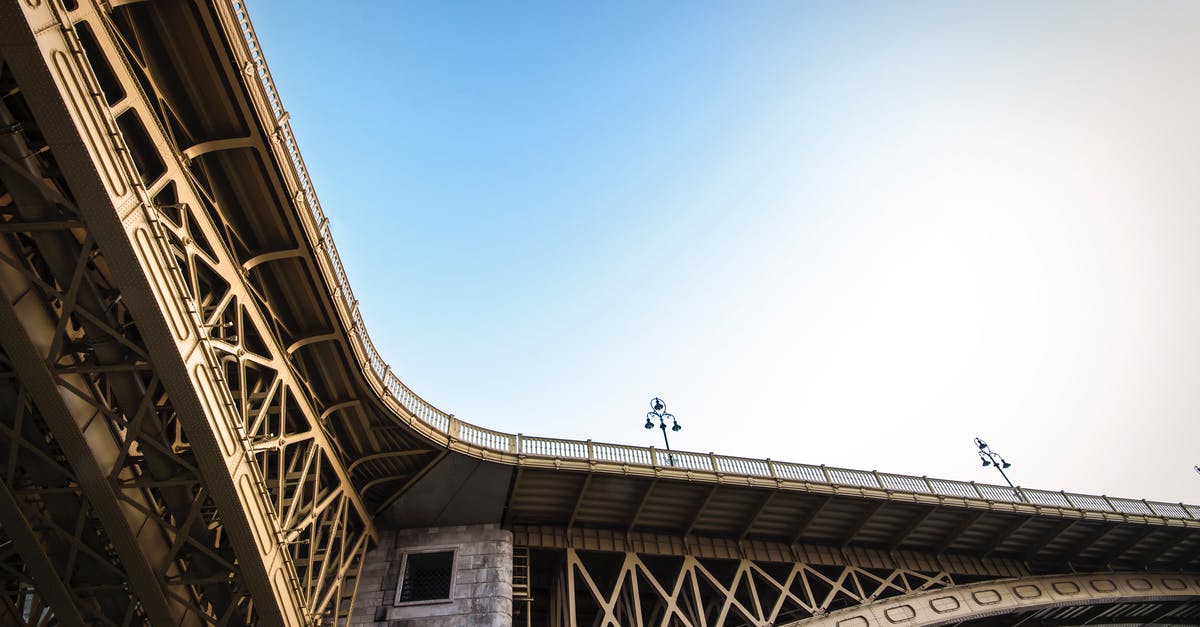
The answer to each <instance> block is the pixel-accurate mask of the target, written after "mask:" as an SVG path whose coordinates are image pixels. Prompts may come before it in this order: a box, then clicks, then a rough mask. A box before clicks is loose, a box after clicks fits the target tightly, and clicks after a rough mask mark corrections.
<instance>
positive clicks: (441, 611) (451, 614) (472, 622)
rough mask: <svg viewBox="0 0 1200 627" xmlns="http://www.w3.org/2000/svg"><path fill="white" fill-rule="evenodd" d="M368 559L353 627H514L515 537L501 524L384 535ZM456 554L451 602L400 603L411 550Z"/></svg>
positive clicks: (407, 530) (363, 568)
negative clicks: (403, 566) (407, 554)
mask: <svg viewBox="0 0 1200 627" xmlns="http://www.w3.org/2000/svg"><path fill="white" fill-rule="evenodd" d="M379 540H380V541H379V545H378V546H376V547H374V548H373V549H371V550H370V551H368V552H367V554H366V556H365V557H364V558H363V567H362V575H361V579H360V580H359V583H358V597H357V598H355V600H354V614H353V615H352V616H351V625H352V627H417V626H418V625H419V626H420V627H459V626H462V627H511V626H512V533H511V532H509V531H507V530H505V529H500V528H499V526H498V525H470V526H457V527H438V528H424V529H399V530H386V531H381V532H380V534H379ZM425 549H437V550H451V549H452V550H454V551H455V557H454V571H455V572H454V583H453V586H452V588H451V591H450V596H451V600H449V601H426V602H420V603H405V604H401V605H397V604H396V598H397V593H398V587H399V584H400V577H401V572H400V568H401V564H402V563H403V561H404V554H405V552H406V551H410V550H412V551H421V550H425Z"/></svg>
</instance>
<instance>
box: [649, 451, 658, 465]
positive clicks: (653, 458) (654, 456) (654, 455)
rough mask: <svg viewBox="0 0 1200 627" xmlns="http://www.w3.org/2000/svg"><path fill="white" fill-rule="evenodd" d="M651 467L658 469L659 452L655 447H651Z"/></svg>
mask: <svg viewBox="0 0 1200 627" xmlns="http://www.w3.org/2000/svg"><path fill="white" fill-rule="evenodd" d="M650 465H651V466H654V467H655V468H658V450H657V449H655V448H654V447H653V446H651V447H650Z"/></svg>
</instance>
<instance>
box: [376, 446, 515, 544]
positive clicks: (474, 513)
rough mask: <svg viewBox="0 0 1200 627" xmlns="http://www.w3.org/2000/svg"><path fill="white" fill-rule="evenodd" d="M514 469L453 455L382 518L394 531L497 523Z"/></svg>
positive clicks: (430, 472)
mask: <svg viewBox="0 0 1200 627" xmlns="http://www.w3.org/2000/svg"><path fill="white" fill-rule="evenodd" d="M512 473H513V467H512V466H507V465H502V464H494V463H491V462H484V461H480V460H477V459H471V458H469V457H467V456H465V455H459V454H450V455H447V456H446V457H445V458H443V459H442V461H441V462H439V463H438V465H437V466H435V467H434V468H433V469H431V470H430V471H429V472H428V473H426V475H425V476H424V477H422V478H421V479H420V480H419V481H418V482H417V483H416V484H415V485H413V486H412V487H411V488H409V489H408V490H407V491H406V492H405V493H404V495H403V496H401V497H400V498H399V499H397V500H396V502H395V503H392V505H391V506H390V507H389V508H388V509H387V510H386V511H385V512H383V513H382V514H381V516H380V522H379V524H380V526H381V527H385V528H392V529H407V528H412V527H445V526H450V525H473V524H483V523H495V522H496V521H498V520H500V517H501V515H502V514H503V512H504V504H505V501H506V500H507V498H508V488H509V483H510V481H511V479H512Z"/></svg>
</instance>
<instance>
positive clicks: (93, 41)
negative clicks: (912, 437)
mask: <svg viewBox="0 0 1200 627" xmlns="http://www.w3.org/2000/svg"><path fill="white" fill-rule="evenodd" d="M0 7H2V9H0V10H2V13H0V37H2V39H0V88H2V89H0V94H2V95H3V97H2V101H0V184H2V189H0V293H2V294H3V299H0V406H2V407H3V410H2V411H0V451H2V454H0V475H2V476H3V481H2V482H0V567H2V568H3V570H4V592H3V604H2V605H0V617H2V618H0V623H2V624H17V625H53V624H62V625H74V624H105V625H107V624H111V625H138V624H154V625H202V624H217V625H227V624H251V623H257V624H267V625H316V624H349V623H350V622H351V620H354V621H356V622H358V623H360V624H361V623H362V622H363V621H362V620H359V619H358V618H357V617H358V616H360V614H356V613H354V612H353V611H352V607H353V604H354V602H355V599H356V598H360V597H362V594H361V593H362V592H363V591H361V590H358V591H357V592H359V593H360V594H358V595H357V597H356V588H357V587H358V586H359V584H360V579H362V578H361V577H360V573H361V566H362V562H363V558H364V555H365V554H366V552H367V551H368V550H369V548H370V547H371V546H374V545H375V543H376V541H377V539H378V538H379V535H380V534H381V533H382V532H383V530H389V529H401V528H414V527H439V526H452V525H470V524H479V523H500V524H501V525H503V527H504V528H506V529H508V530H510V531H511V532H512V534H513V542H514V545H515V546H516V549H514V553H515V554H516V555H518V556H519V559H518V561H519V563H520V567H519V569H518V570H517V572H515V573H514V599H513V602H514V608H515V612H516V617H515V618H516V620H517V621H518V622H525V623H529V624H549V625H593V624H594V625H689V626H700V625H704V626H717V625H785V624H820V625H827V624H828V625H835V624H836V625H842V626H845V627H849V626H852V625H869V624H870V625H874V624H880V625H883V624H971V625H974V624H978V625H985V624H1004V623H1010V622H1017V621H1025V622H1027V623H1029V624H1038V625H1059V624H1061V625H1067V624H1082V623H1085V622H1086V623H1152V622H1161V623H1174V624H1181V623H1182V624H1197V623H1200V601H1198V600H1197V596H1198V595H1200V507H1197V506H1193V505H1186V504H1182V503H1160V502H1151V501H1145V500H1136V499H1124V498H1111V497H1104V496H1093V495H1084V494H1074V493H1068V492H1061V491H1059V492H1056V491H1045V490H1032V489H1026V488H1012V487H1009V486H996V485H987V484H976V483H966V482H960V481H949V480H941V479H932V478H926V477H912V476H905V475H896V474H888V473H880V472H873V471H872V472H867V471H860V470H850V469H840V468H829V467H824V466H812V465H806V464H797V463H790V462H779V461H773V460H759V459H746V458H738V457H728V456H722V455H715V454H711V453H693V452H687V451H673V452H672V453H671V460H670V463H667V461H668V460H667V459H665V456H664V455H663V454H662V452H660V451H659V450H657V449H654V448H640V447H630V446H623V445H616V444H603V443H597V442H591V441H586V442H579V441H568V440H557V439H548V438H538V437H529V436H524V435H520V434H516V435H514V434H508V433H503V432H499V431H493V430H490V429H486V428H483V427H480V426H477V425H474V424H470V423H467V422H464V421H461V420H458V419H456V418H455V417H453V416H450V415H447V414H445V413H443V412H441V411H439V410H437V409H436V408H434V407H433V406H431V405H430V404H428V403H426V402H425V401H423V400H422V399H421V398H420V397H419V396H417V395H416V394H414V393H413V392H412V391H411V390H409V389H408V388H407V387H406V386H405V385H404V384H403V383H402V382H400V380H399V379H397V378H396V376H395V375H394V374H392V373H391V371H390V369H389V368H388V366H387V365H386V364H385V363H384V362H383V360H382V358H381V357H380V355H379V354H378V352H377V351H376V350H375V348H374V346H373V345H372V343H371V340H370V337H369V336H368V335H367V332H366V330H365V329H364V327H363V324H362V319H361V317H360V316H359V314H358V310H357V306H356V301H355V298H354V295H353V293H352V291H351V290H350V286H349V283H348V281H347V278H346V276H345V272H344V270H343V269H342V266H341V263H340V262H339V260H338V255H337V250H336V247H335V246H334V242H333V239H332V237H331V234H330V232H329V226H328V220H327V219H326V218H325V215H324V212H323V210H322V208H321V205H320V202H319V201H318V199H317V196H316V194H315V192H314V190H313V188H312V184H311V182H310V180H309V178H308V174H307V172H306V170H305V167H304V162H303V159H302V158H301V156H300V152H299V150H298V148H297V146H296V142H295V139H294V137H293V136H292V132H291V129H290V127H289V126H288V119H287V118H288V116H287V113H286V111H285V109H284V108H283V106H282V104H281V102H280V99H279V96H278V94H277V93H276V91H275V87H274V84H273V82H272V79H271V75H270V72H269V71H268V70H267V66H266V63H265V60H264V58H263V54H262V51H261V50H260V49H259V46H258V42H257V39H256V37H255V35H254V30H253V28H252V26H251V24H250V21H249V18H248V17H247V15H246V11H245V7H244V6H243V5H242V3H241V2H239V1H237V0H154V1H147V2H122V1H119V0H116V1H113V0H109V1H103V2H101V1H98V0H2V1H0ZM518 579H519V582H518ZM373 585H374V584H373ZM393 585H394V584H393ZM365 622H367V623H371V622H372V621H371V619H370V618H367V619H365Z"/></svg>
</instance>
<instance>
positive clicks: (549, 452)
mask: <svg viewBox="0 0 1200 627" xmlns="http://www.w3.org/2000/svg"><path fill="white" fill-rule="evenodd" d="M218 4H219V5H220V6H221V7H222V8H223V9H224V12H223V14H224V15H225V18H226V19H225V21H224V24H225V27H226V28H227V31H228V35H229V36H230V40H231V41H232V42H236V43H235V51H234V53H235V56H236V57H237V58H236V61H237V63H238V65H239V66H244V67H245V68H246V69H247V75H250V76H253V79H252V80H250V81H248V82H247V85H248V87H249V88H250V91H251V92H253V93H254V94H255V97H254V98H253V100H254V103H255V106H256V110H257V113H258V115H259V116H260V117H261V118H262V119H263V120H264V122H265V123H266V124H267V125H268V126H269V127H270V128H274V129H275V134H276V137H277V138H278V144H277V146H276V150H277V151H278V152H279V154H280V157H281V158H280V159H279V163H280V164H284V165H286V166H287V168H286V169H288V170H289V171H288V172H286V173H285V174H286V176H285V179H286V180H287V181H288V184H289V185H290V186H291V188H290V189H289V192H290V194H291V195H292V197H293V198H294V199H295V203H294V205H293V208H294V209H295V210H296V211H297V213H298V214H299V216H300V217H301V219H302V221H303V223H304V224H305V226H306V228H305V233H306V235H307V236H308V237H309V238H310V239H311V244H312V246H313V248H314V249H315V250H318V251H320V254H319V255H318V256H317V257H318V265H319V266H320V267H321V269H322V271H323V272H322V274H323V277H324V279H325V281H326V282H327V283H328V286H329V288H330V290H329V291H330V293H331V294H333V295H334V296H335V300H336V301H337V305H338V306H337V310H338V312H339V314H340V316H341V317H342V324H343V325H344V326H345V328H347V329H349V330H351V333H349V337H350V339H351V341H352V344H353V349H354V353H355V354H356V356H357V358H358V361H359V365H360V367H361V369H362V372H363V373H364V374H365V375H366V377H367V379H368V380H369V381H370V382H371V384H372V386H373V387H374V389H375V390H376V391H377V392H378V393H380V394H381V396H383V397H384V400H385V402H387V403H388V404H389V405H390V406H391V407H392V409H393V410H394V412H395V414H396V415H398V416H401V417H404V418H406V419H408V421H409V424H410V426H411V427H413V428H414V429H416V430H417V431H419V432H421V433H423V434H424V435H426V436H427V437H429V438H431V439H433V440H435V441H438V442H442V443H444V444H445V445H446V446H448V447H450V448H451V449H453V450H457V451H460V452H465V453H468V454H471V455H474V456H476V457H478V458H481V459H486V460H495V461H504V462H508V463H514V464H518V465H529V466H533V467H550V466H552V467H556V468H570V469H576V470H586V471H592V470H600V471H605V470H611V471H613V472H622V473H633V474H641V475H653V476H679V477H684V478H687V479H697V478H701V479H705V480H712V481H719V482H720V481H732V480H737V479H739V478H745V479H750V480H751V481H752V482H753V481H755V480H767V481H773V482H778V483H779V484H780V485H786V486H789V487H793V488H797V489H802V490H811V491H816V492H833V493H839V494H840V493H847V490H850V491H852V492H853V491H859V493H870V494H872V495H879V496H884V497H893V496H896V497H899V498H907V499H912V500H918V501H919V500H921V496H922V495H925V496H929V497H933V502H946V500H947V499H952V500H954V501H957V502H960V503H970V504H975V505H982V506H985V507H991V508H993V509H995V508H1003V509H1011V510H1013V511H1043V510H1045V509H1046V508H1050V509H1057V510H1071V511H1073V512H1076V513H1079V514H1080V515H1086V513H1099V514H1103V515H1111V516H1113V517H1115V518H1118V519H1127V518H1128V517H1134V518H1135V519H1136V518H1159V519H1176V520H1185V521H1189V522H1196V523H1200V505H1187V504H1183V503H1166V502H1159V501H1145V500H1137V499H1128V498H1113V497H1106V496H1102V495H1089V494H1077V493H1069V492H1063V491H1051V490H1039V489H1032V488H1022V487H1017V488H1015V489H1014V488H1010V487H1008V486H1001V485H993V484H986V483H976V482H965V481H955V480H949V479H937V478H930V477H923V476H922V477H918V476H910V475H900V474H892V473H881V472H876V471H863V470H855V469H849V468H836V467H830V466H824V465H812V464H801V463H794V462H782V461H774V460H770V459H753V458H744V457H733V456H727V455H716V454H713V453H698V452H692V451H671V452H669V453H668V452H666V451H662V450H660V449H656V448H654V447H637V446H629V445H624V444H608V443H600V442H592V441H590V440H588V441H579V440H569V439H559V438H541V437H532V436H527V435H522V434H512V433H506V432H503V431H498V430H494V429H488V428H486V427H482V426H479V425H476V424H472V423H470V422H466V421H463V420H460V419H458V418H457V417H455V416H454V415H452V414H449V413H447V412H444V411H442V410H440V409H438V408H437V407H435V406H434V405H433V404H432V403H429V402H428V401H426V400H425V399H424V398H422V397H421V396H420V395H418V394H417V393H416V392H414V391H413V390H412V389H411V388H409V387H408V386H407V385H405V383H404V382H403V381H401V380H400V378H399V377H398V376H397V375H396V374H395V373H394V372H393V371H392V369H391V367H390V366H388V364H387V362H386V361H385V360H384V358H383V356H382V355H381V354H380V353H379V351H378V349H377V348H376V347H375V343H374V341H373V340H372V339H371V336H370V333H369V332H368V331H367V328H366V325H365V324H364V323H363V319H362V315H361V313H360V312H359V310H358V300H357V298H356V297H355V296H354V290H353V288H352V287H351V286H350V282H349V278H348V277H347V275H346V271H345V268H344V267H343V265H342V262H341V257H340V256H339V254H338V251H337V244H336V243H335V242H334V239H333V234H332V232H331V230H330V228H329V220H328V218H327V217H326V215H325V211H324V209H323V208H322V205H321V202H320V199H319V198H318V196H317V193H316V190H315V189H314V188H313V185H312V182H311V178H310V176H309V174H308V170H307V168H306V166H305V163H304V158H303V157H302V156H301V153H300V149H299V146H298V144H297V143H296V140H295V136H294V134H293V132H292V130H291V126H290V123H289V120H288V114H287V112H286V110H285V109H284V107H283V104H282V102H281V100H280V97H279V93H278V90H277V88H276V86H275V83H274V79H273V78H272V76H271V72H270V70H269V69H268V67H267V63H266V59H265V57H264V56H263V54H262V48H261V45H260V43H259V41H258V37H257V35H256V34H255V32H254V27H253V25H252V24H251V22H250V18H249V16H248V14H247V13H246V9H245V5H244V3H243V2H242V0H226V2H225V3H218ZM576 462H582V463H576ZM863 491H867V492H863ZM900 495H907V496H900Z"/></svg>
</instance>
